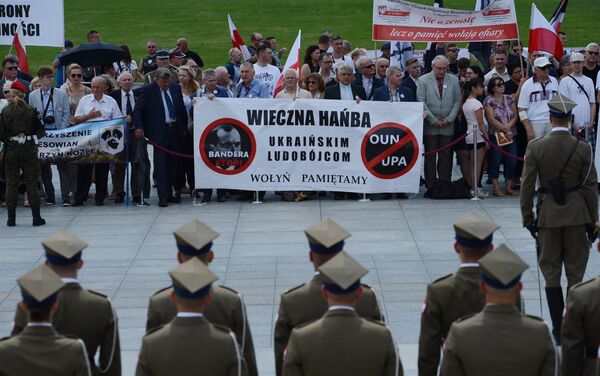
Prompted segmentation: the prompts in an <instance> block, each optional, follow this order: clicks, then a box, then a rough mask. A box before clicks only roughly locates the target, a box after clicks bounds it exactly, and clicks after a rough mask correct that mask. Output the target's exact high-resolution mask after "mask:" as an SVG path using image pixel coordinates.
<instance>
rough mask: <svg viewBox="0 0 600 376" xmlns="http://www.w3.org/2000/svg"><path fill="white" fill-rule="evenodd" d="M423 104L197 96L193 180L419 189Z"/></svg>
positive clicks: (212, 184) (246, 186) (254, 186)
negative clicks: (194, 173)
mask: <svg viewBox="0 0 600 376" xmlns="http://www.w3.org/2000/svg"><path fill="white" fill-rule="evenodd" d="M422 125H423V104H422V103H419V102H414V103H408V102H399V103H390V102H369V101H362V102H360V103H358V104H357V103H356V102H354V101H342V100H322V99H321V100H313V99H299V100H296V101H292V100H283V99H258V98H254V99H252V98H250V99H227V98H225V99H219V98H216V99H214V100H208V99H206V98H200V99H199V100H198V101H197V102H196V104H195V106H194V144H195V148H194V150H195V152H194V168H195V172H196V187H199V188H228V189H243V190H252V191H254V190H264V191H273V190H274V191H293V190H303V191H342V192H358V193H380V192H407V193H415V192H418V191H419V177H420V171H421V163H420V161H421V140H422V131H423V129H422Z"/></svg>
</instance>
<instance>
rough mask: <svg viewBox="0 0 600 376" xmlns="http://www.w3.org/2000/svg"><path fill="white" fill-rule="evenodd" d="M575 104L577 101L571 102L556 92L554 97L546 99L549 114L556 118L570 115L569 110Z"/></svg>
mask: <svg viewBox="0 0 600 376" xmlns="http://www.w3.org/2000/svg"><path fill="white" fill-rule="evenodd" d="M575 106H577V103H575V102H573V101H572V100H571V99H569V98H568V97H566V96H564V95H561V94H557V95H555V96H554V98H552V99H550V100H549V101H548V108H549V109H550V114H551V115H552V116H554V117H557V118H565V117H569V116H571V111H572V110H573V108H575Z"/></svg>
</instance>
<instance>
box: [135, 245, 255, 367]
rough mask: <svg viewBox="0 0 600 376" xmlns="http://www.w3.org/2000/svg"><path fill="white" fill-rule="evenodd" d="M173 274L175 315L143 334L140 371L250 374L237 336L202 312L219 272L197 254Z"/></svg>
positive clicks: (172, 293)
mask: <svg viewBox="0 0 600 376" xmlns="http://www.w3.org/2000/svg"><path fill="white" fill-rule="evenodd" d="M169 274H170V276H171V279H172V280H173V291H172V292H171V299H173V301H174V302H175V305H176V307H177V316H176V317H175V318H174V319H173V320H172V321H171V322H169V323H168V324H166V325H164V326H161V327H158V328H155V329H153V330H151V331H150V332H148V334H146V336H144V339H143V340H142V348H141V350H140V355H139V358H138V364H137V369H136V373H135V374H136V376H145V375H169V376H179V375H182V376H184V375H185V376H187V375H190V374H193V373H194V372H196V373H197V374H202V375H226V376H234V375H238V376H240V375H246V374H247V371H246V365H245V362H244V358H243V357H242V355H241V353H240V349H239V347H238V344H237V340H236V338H235V335H234V334H233V333H232V332H231V331H229V328H227V327H224V326H221V325H218V324H213V323H211V322H210V321H208V320H207V319H206V318H205V317H204V314H203V312H204V309H205V308H206V307H207V306H208V305H209V304H210V300H211V297H212V294H211V284H212V283H213V282H214V281H215V280H216V279H217V277H216V276H215V275H214V274H213V273H212V272H211V271H210V270H209V269H208V268H207V267H206V265H204V263H203V262H202V261H200V260H199V259H197V258H196V257H193V258H191V259H190V260H188V261H186V262H184V263H183V264H181V265H179V266H178V267H177V268H175V269H173V270H171V271H170V272H169Z"/></svg>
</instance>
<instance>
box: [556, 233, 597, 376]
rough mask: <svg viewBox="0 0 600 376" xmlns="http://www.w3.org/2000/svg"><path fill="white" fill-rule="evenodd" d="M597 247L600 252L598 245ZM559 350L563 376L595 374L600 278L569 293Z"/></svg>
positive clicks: (585, 283) (587, 282)
mask: <svg viewBox="0 0 600 376" xmlns="http://www.w3.org/2000/svg"><path fill="white" fill-rule="evenodd" d="M596 229H597V230H598V231H600V223H596ZM596 248H597V250H598V251H599V252H600V243H598V244H597V245H596ZM561 351H562V357H561V374H562V375H563V376H593V375H595V373H594V372H595V370H596V367H597V366H596V364H597V363H600V362H598V361H597V358H598V356H599V355H600V277H596V278H593V279H590V280H589V281H586V282H582V283H579V284H577V285H575V286H573V287H572V288H571V290H569V294H568V295H567V304H566V307H565V314H564V317H563V323H562V348H561ZM598 367H600V365H599V366H598ZM598 369H599V370H600V368H598Z"/></svg>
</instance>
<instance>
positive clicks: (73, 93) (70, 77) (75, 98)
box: [60, 64, 92, 124]
mask: <svg viewBox="0 0 600 376" xmlns="http://www.w3.org/2000/svg"><path fill="white" fill-rule="evenodd" d="M60 88H61V89H62V90H64V91H66V92H67V94H69V112H70V113H71V124H74V122H73V117H74V116H75V110H77V105H78V104H79V100H80V99H81V98H82V97H83V96H84V95H88V94H92V89H90V88H89V87H87V86H85V85H83V74H82V72H81V66H80V65H79V64H71V65H69V66H68V67H67V81H66V82H65V83H64V84H62V86H61V87H60Z"/></svg>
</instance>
